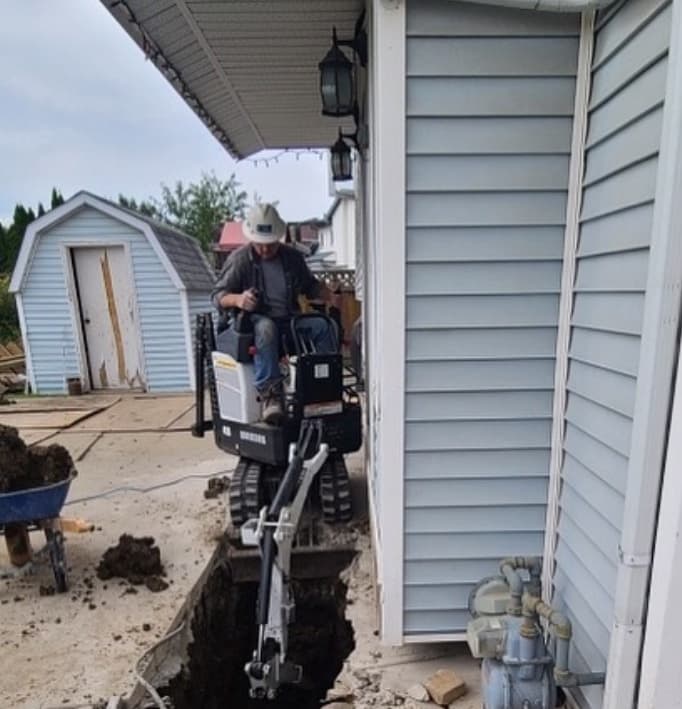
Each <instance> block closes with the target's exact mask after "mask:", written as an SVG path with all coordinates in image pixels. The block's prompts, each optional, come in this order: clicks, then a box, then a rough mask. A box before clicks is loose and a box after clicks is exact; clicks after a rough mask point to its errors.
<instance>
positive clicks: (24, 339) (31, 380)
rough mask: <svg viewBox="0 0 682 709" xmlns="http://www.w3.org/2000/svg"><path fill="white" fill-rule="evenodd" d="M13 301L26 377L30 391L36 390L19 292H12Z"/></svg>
mask: <svg viewBox="0 0 682 709" xmlns="http://www.w3.org/2000/svg"><path fill="white" fill-rule="evenodd" d="M14 302H15V303H16V306H17V315H18V316H19V329H20V330H21V339H22V342H23V346H24V354H25V356H26V379H27V380H28V383H29V385H30V386H31V393H33V394H35V392H36V375H35V370H34V369H33V357H32V356H31V344H30V338H29V336H28V326H27V325H26V313H25V311H24V298H23V296H22V294H21V293H15V294H14Z"/></svg>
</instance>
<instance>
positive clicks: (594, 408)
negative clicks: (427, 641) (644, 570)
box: [554, 0, 671, 709]
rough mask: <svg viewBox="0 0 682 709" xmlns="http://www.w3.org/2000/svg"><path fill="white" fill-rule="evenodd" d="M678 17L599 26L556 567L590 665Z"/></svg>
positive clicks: (610, 551)
mask: <svg viewBox="0 0 682 709" xmlns="http://www.w3.org/2000/svg"><path fill="white" fill-rule="evenodd" d="M670 25H671V4H670V3H669V2H661V1H660V0H631V1H630V2H628V3H627V4H626V5H624V6H622V7H620V8H619V9H617V11H616V12H615V14H614V13H608V14H606V15H605V16H602V17H601V18H598V25H597V31H596V33H595V44H594V57H593V69H592V92H591V97H590V102H589V114H588V115H589V122H588V134H587V146H586V156H585V157H586V162H585V175H584V188H583V204H582V213H581V224H580V234H579V241H578V251H577V267H576V277H575V283H574V287H573V295H574V307H573V314H572V319H571V326H572V331H571V342H570V349H569V369H568V381H567V407H566V413H565V437H564V461H563V467H562V471H561V492H560V499H559V523H558V538H557V545H556V555H555V556H556V566H555V572H554V603H555V604H556V605H557V606H558V607H560V608H562V609H563V610H564V611H566V613H567V614H568V615H569V617H570V618H571V621H572V623H573V632H574V642H573V646H572V653H571V663H572V668H573V669H574V670H576V671H580V672H584V671H594V672H597V671H604V670H605V669H606V665H607V659H608V657H609V646H610V641H611V633H612V627H613V618H614V598H615V596H616V581H617V574H618V563H619V544H620V541H621V532H622V529H623V511H624V501H625V494H626V489H627V486H628V472H629V458H630V454H631V446H632V431H633V415H634V408H635V392H636V388H637V378H638V372H639V366H640V354H641V347H640V336H641V333H642V324H643V313H644V306H645V289H646V283H647V273H648V268H649V245H650V241H651V235H652V218H653V214H654V197H655V192H656V173H657V167H658V151H659V146H660V140H661V122H662V116H663V99H664V95H665V82H666V69H667V51H668V43H669V37H670ZM654 472H655V471H652V475H653V474H654ZM652 484H653V481H652ZM631 642H635V639H634V638H632V640H631ZM603 699H604V694H603V688H602V687H598V686H597V687H589V688H585V689H583V690H582V692H581V693H579V696H578V701H579V702H580V703H581V705H583V706H589V707H593V708H594V709H596V708H597V707H601V706H602V703H603Z"/></svg>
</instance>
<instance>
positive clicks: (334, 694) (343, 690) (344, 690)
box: [327, 682, 353, 702]
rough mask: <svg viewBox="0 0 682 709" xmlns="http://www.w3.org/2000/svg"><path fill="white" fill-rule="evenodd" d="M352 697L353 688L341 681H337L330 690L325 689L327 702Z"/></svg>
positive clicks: (340, 700)
mask: <svg viewBox="0 0 682 709" xmlns="http://www.w3.org/2000/svg"><path fill="white" fill-rule="evenodd" d="M352 698H353V690H352V689H351V688H350V687H347V686H346V685H345V684H343V683H342V682H337V683H336V684H335V685H334V686H333V687H332V688H331V689H330V690H328V691H327V701H329V702H342V701H343V700H344V699H352Z"/></svg>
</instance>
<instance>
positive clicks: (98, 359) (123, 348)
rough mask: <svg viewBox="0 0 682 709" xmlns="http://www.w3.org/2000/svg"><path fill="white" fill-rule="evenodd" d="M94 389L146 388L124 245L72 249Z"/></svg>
mask: <svg viewBox="0 0 682 709" xmlns="http://www.w3.org/2000/svg"><path fill="white" fill-rule="evenodd" d="M72 258H73V268H74V272H75V276H76V286H77V290H78V299H79V304H80V316H81V323H82V328H83V339H84V342H85V349H86V352H87V360H88V366H89V369H90V382H91V385H92V388H93V389H128V388H134V387H141V386H142V378H141V376H140V357H139V352H138V345H137V343H138V332H137V322H136V319H135V307H134V284H133V280H132V275H131V274H130V271H129V269H128V267H127V262H126V255H125V252H124V249H123V247H122V246H107V247H105V248H99V247H96V248H77V249H73V250H72Z"/></svg>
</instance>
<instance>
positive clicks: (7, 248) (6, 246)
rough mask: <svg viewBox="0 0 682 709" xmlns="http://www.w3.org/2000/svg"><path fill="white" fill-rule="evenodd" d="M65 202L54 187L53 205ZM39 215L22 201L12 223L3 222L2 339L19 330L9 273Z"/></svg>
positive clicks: (0, 233) (0, 241)
mask: <svg viewBox="0 0 682 709" xmlns="http://www.w3.org/2000/svg"><path fill="white" fill-rule="evenodd" d="M63 203H64V198H63V197H62V195H61V192H59V190H57V189H56V188H53V189H52V195H51V200H50V206H51V208H52V209H54V208H55V207H58V206H59V205H61V204H63ZM43 214H45V208H44V207H43V205H42V202H41V203H39V204H38V214H37V216H39V217H40V216H42V215H43ZM35 218H36V213H35V212H34V211H33V209H32V208H30V207H29V208H28V209H26V207H24V205H23V204H17V205H16V206H15V208H14V214H13V217H12V223H11V224H10V225H9V226H8V227H7V228H5V227H3V226H2V224H0V343H2V341H3V340H7V339H13V338H14V337H17V336H18V334H19V321H18V318H17V312H16V309H15V306H14V296H13V295H12V294H11V293H9V282H10V275H11V273H12V271H13V270H14V266H15V264H16V262H17V257H18V255H19V249H20V248H21V243H22V241H23V240H24V234H25V233H26V229H27V228H28V225H29V224H30V223H31V222H32V221H33V220H34V219H35Z"/></svg>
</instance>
